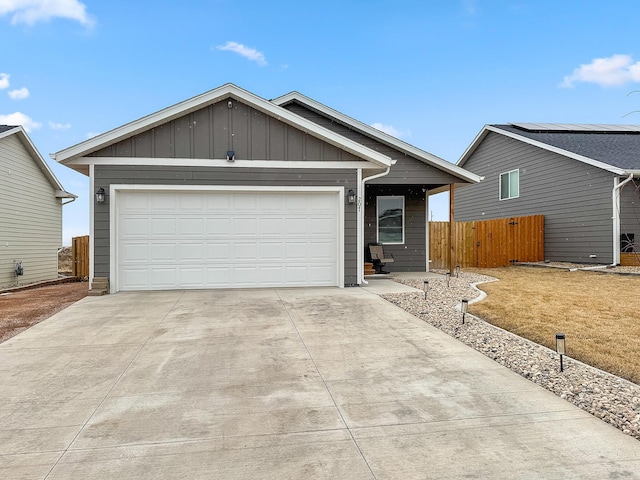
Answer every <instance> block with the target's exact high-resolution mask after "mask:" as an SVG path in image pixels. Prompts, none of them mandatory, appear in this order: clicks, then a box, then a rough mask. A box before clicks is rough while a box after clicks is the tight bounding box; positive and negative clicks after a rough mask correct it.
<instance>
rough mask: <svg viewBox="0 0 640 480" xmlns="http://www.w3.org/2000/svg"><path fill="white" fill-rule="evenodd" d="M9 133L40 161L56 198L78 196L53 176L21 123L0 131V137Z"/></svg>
mask: <svg viewBox="0 0 640 480" xmlns="http://www.w3.org/2000/svg"><path fill="white" fill-rule="evenodd" d="M10 135H18V137H20V139H21V140H22V142H23V144H24V145H25V147H26V149H27V151H28V152H29V153H30V154H31V156H32V157H33V158H34V159H35V160H36V161H37V162H39V163H40V166H41V167H43V172H44V175H45V177H47V180H49V183H50V184H51V186H52V187H53V188H54V190H55V191H56V192H55V196H56V198H78V197H77V196H76V195H74V194H72V193H69V192H67V191H65V189H64V187H63V186H62V184H61V183H60V180H58V177H56V176H55V174H54V173H53V170H51V168H49V165H47V162H46V161H45V159H44V157H43V156H42V155H40V152H39V151H38V149H37V148H36V146H35V145H34V144H33V142H32V141H31V138H29V135H27V132H26V131H25V129H24V128H23V127H22V125H18V126H16V127H14V128H12V129H11V130H7V131H6V132H2V133H0V139H2V138H5V137H8V136H10ZM61 193H62V194H61Z"/></svg>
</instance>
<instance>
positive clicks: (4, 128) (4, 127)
mask: <svg viewBox="0 0 640 480" xmlns="http://www.w3.org/2000/svg"><path fill="white" fill-rule="evenodd" d="M13 128H16V127H15V126H12V125H0V133H4V132H6V131H7V130H11V129H13Z"/></svg>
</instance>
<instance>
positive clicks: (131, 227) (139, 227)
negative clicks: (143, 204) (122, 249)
mask: <svg viewBox="0 0 640 480" xmlns="http://www.w3.org/2000/svg"><path fill="white" fill-rule="evenodd" d="M149 223H150V221H149V219H147V218H137V217H135V216H126V217H123V218H122V219H121V225H122V230H123V234H122V238H135V237H142V238H148V237H149V233H150V229H149Z"/></svg>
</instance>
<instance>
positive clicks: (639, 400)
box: [383, 272, 640, 440]
mask: <svg viewBox="0 0 640 480" xmlns="http://www.w3.org/2000/svg"><path fill="white" fill-rule="evenodd" d="M395 280H396V281H397V282H400V283H403V284H405V285H409V286H412V287H414V288H417V289H420V290H422V289H423V286H424V280H423V279H395ZM495 280H496V279H495V278H492V277H488V276H485V275H479V274H474V273H467V272H460V277H459V278H456V276H455V275H453V276H452V278H451V279H450V286H447V280H446V279H445V278H444V277H443V278H442V279H439V278H438V279H434V278H429V279H428V281H429V286H428V291H427V299H426V301H425V299H424V294H423V293H401V294H388V295H383V297H384V298H385V299H386V300H388V301H389V302H391V303H393V304H395V305H397V306H399V307H400V308H402V309H404V310H406V311H407V312H409V313H411V314H413V315H415V316H416V317H418V318H421V319H422V320H424V321H425V322H428V323H430V324H431V325H433V326H435V327H437V328H439V329H440V330H442V331H444V332H446V333H447V334H449V335H451V336H453V337H455V338H456V339H458V340H460V341H461V342H463V343H465V344H466V345H469V346H470V347H472V348H474V349H476V350H478V351H479V352H481V353H483V354H484V355H486V356H488V357H490V358H492V359H493V360H495V361H496V362H498V363H500V364H502V365H504V366H506V367H508V368H510V369H511V370H513V371H514V372H516V373H518V374H520V375H522V376H523V377H525V378H527V379H529V380H531V381H532V382H535V383H537V384H538V385H540V386H542V387H544V388H546V389H547V390H549V391H551V392H553V393H555V394H556V395H558V396H559V397H561V398H564V399H566V400H567V401H569V402H571V403H573V404H575V405H577V406H578V407H580V408H582V409H583V410H585V411H587V412H589V413H591V414H592V415H594V416H596V417H598V418H600V419H602V420H604V421H605V422H607V423H609V424H611V425H613V426H614V427H616V428H618V429H620V430H622V431H623V432H624V433H626V434H628V435H631V436H632V437H635V438H637V439H638V440H640V386H639V385H636V384H634V383H631V382H629V381H627V380H624V379H622V378H620V377H617V376H615V375H611V374H609V373H606V372H603V371H601V370H598V369H595V368H592V367H590V366H588V365H585V364H583V363H581V362H578V361H576V360H573V359H571V358H570V357H567V356H565V357H564V372H560V361H559V356H558V354H557V353H556V352H554V351H552V350H550V349H548V348H546V347H543V346H541V345H538V344H536V343H533V342H530V341H529V340H526V339H524V338H522V337H519V336H516V335H514V334H512V333H509V332H507V331H505V330H502V329H500V328H498V327H495V326H493V325H491V324H489V323H487V322H485V321H483V320H482V319H479V318H477V317H475V316H472V315H470V314H467V315H466V318H465V323H464V324H462V314H461V313H460V311H459V309H458V310H456V306H458V305H459V304H460V300H461V299H463V298H466V299H468V300H470V301H471V300H473V299H475V298H477V297H479V296H480V295H481V292H480V291H479V290H477V289H475V288H474V287H473V285H474V284H476V283H482V282H491V281H495ZM568 354H569V355H570V354H571V352H570V351H568Z"/></svg>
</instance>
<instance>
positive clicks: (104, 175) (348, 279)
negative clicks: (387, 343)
mask: <svg viewBox="0 0 640 480" xmlns="http://www.w3.org/2000/svg"><path fill="white" fill-rule="evenodd" d="M111 184H115V185H118V184H130V185H183V186H191V185H202V186H229V185H237V186H255V187H261V186H270V187H285V186H286V187H298V186H333V187H335V186H338V187H340V186H342V187H344V189H345V193H346V192H348V191H349V189H350V188H353V189H354V190H355V189H356V188H357V173H356V171H355V170H343V169H339V170H333V169H304V170H299V169H298V170H296V169H264V168H256V169H251V168H249V169H247V168H233V167H222V168H206V167H164V166H163V167H159V166H149V167H143V166H96V167H95V187H96V188H99V187H103V188H104V189H105V190H106V191H107V192H108V191H109V187H110V185H111ZM356 214H357V210H356V205H348V204H347V203H346V202H345V212H344V284H345V286H348V285H353V284H355V283H356V281H357V246H356V244H357V231H356ZM94 222H95V227H94V276H95V277H109V273H110V272H109V269H110V265H109V260H110V258H109V241H110V240H109V201H107V202H105V203H104V204H102V205H97V204H96V205H95V211H94Z"/></svg>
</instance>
